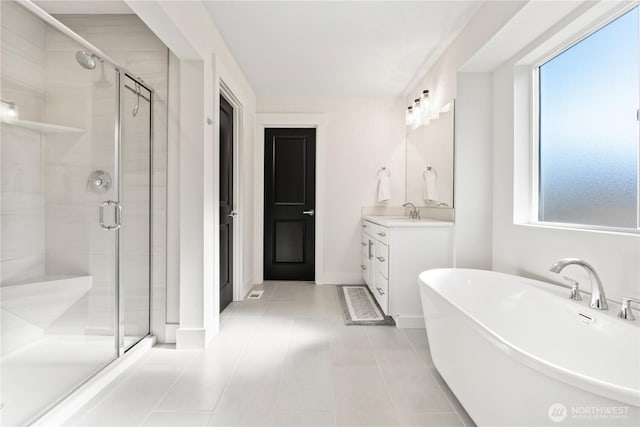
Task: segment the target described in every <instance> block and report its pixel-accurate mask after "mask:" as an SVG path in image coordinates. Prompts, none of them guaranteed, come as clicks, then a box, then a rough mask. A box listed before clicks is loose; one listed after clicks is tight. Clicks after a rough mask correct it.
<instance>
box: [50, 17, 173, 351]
mask: <svg viewBox="0 0 640 427" xmlns="http://www.w3.org/2000/svg"><path fill="white" fill-rule="evenodd" d="M56 19H58V20H59V21H61V22H62V23H63V24H65V25H66V26H68V27H69V28H71V29H72V30H73V31H75V32H76V33H78V34H79V35H80V36H81V37H83V38H84V39H85V40H87V41H89V42H90V43H91V44H93V45H94V46H96V47H97V48H99V49H100V50H102V51H103V52H104V53H105V54H107V55H109V56H110V57H111V58H112V59H113V60H114V61H116V62H117V63H118V64H120V65H121V66H123V67H125V68H126V69H127V70H128V71H130V72H131V73H132V74H133V75H134V76H136V77H139V78H141V79H142V80H143V81H144V82H145V83H146V84H148V85H149V86H151V87H152V88H153V89H154V93H153V100H154V102H153V106H152V108H153V129H152V131H153V152H152V201H153V202H152V211H151V215H152V236H151V241H152V246H151V257H152V269H151V280H152V291H151V297H152V301H151V307H152V313H151V322H152V324H151V328H152V331H154V332H155V333H156V335H157V336H158V338H159V340H160V341H162V339H163V331H164V324H165V300H166V297H165V294H166V170H167V158H166V153H167V101H168V89H167V85H168V63H169V55H170V52H169V50H168V49H167V47H166V46H165V45H164V44H163V43H162V42H161V41H160V40H159V39H158V38H157V37H156V36H155V35H154V34H153V32H151V30H149V28H148V27H147V26H146V25H145V24H144V23H143V22H142V21H141V20H140V19H139V18H138V17H136V16H135V15H57V16H56ZM99 66H100V65H98V67H99ZM80 70H81V69H80ZM81 71H82V70H81ZM105 131H106V129H105ZM83 183H86V179H85V180H84V181H83ZM83 185H84V184H83ZM47 250H48V251H49V250H53V248H50V247H48V248H47ZM91 253H92V254H94V265H95V263H96V262H97V263H100V260H99V259H98V258H97V257H95V255H99V253H100V250H99V249H98V248H93V250H92V251H91ZM125 265H126V263H125ZM123 273H125V274H126V271H123ZM139 303H140V301H129V302H128V306H129V307H131V306H132V304H133V305H138V304H139ZM125 304H127V301H125Z"/></svg>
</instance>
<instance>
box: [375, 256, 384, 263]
mask: <svg viewBox="0 0 640 427" xmlns="http://www.w3.org/2000/svg"><path fill="white" fill-rule="evenodd" d="M376 258H378V261H380V262H384V257H381V256H379V257H376Z"/></svg>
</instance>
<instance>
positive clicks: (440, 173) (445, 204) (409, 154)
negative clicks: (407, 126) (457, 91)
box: [405, 100, 455, 208]
mask: <svg viewBox="0 0 640 427" xmlns="http://www.w3.org/2000/svg"><path fill="white" fill-rule="evenodd" d="M454 110H455V108H454V101H453V100H452V101H451V102H449V103H448V104H445V106H444V107H442V109H441V110H440V113H439V116H438V118H436V119H432V120H431V121H430V122H429V124H426V125H421V126H419V127H418V128H416V129H413V130H409V131H408V134H407V146H406V169H405V171H406V174H407V176H406V183H407V185H406V194H405V198H406V201H408V202H412V203H414V204H415V205H416V206H419V207H430V208H435V207H438V208H453V207H454V206H453V169H454V162H453V152H454V116H455V114H454V113H455V112H454Z"/></svg>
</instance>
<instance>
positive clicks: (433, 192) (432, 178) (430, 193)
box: [422, 169, 438, 202]
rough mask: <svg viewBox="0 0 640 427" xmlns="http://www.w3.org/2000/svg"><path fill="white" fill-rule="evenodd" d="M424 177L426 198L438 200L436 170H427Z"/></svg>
mask: <svg viewBox="0 0 640 427" xmlns="http://www.w3.org/2000/svg"><path fill="white" fill-rule="evenodd" d="M422 177H423V178H424V199H425V200H431V201H434V202H437V201H438V175H436V172H435V171H434V170H433V169H431V170H426V171H424V173H423V174H422Z"/></svg>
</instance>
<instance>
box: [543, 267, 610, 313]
mask: <svg viewBox="0 0 640 427" xmlns="http://www.w3.org/2000/svg"><path fill="white" fill-rule="evenodd" d="M568 265H579V266H580V267H582V268H584V269H585V270H587V273H589V281H590V282H591V303H590V304H589V305H590V306H591V308H595V309H596V310H608V309H609V306H608V305H607V297H606V296H605V294H604V288H603V287H602V282H601V281H600V277H599V276H598V273H596V270H595V269H594V268H593V267H592V266H591V265H590V264H589V263H588V262H586V261H583V260H581V259H578V258H565V259H562V260H560V261H558V262H556V263H555V264H553V265H552V266H551V267H549V271H551V272H553V273H560V272H561V271H562V270H563V269H564V268H565V267H566V266H568Z"/></svg>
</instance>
